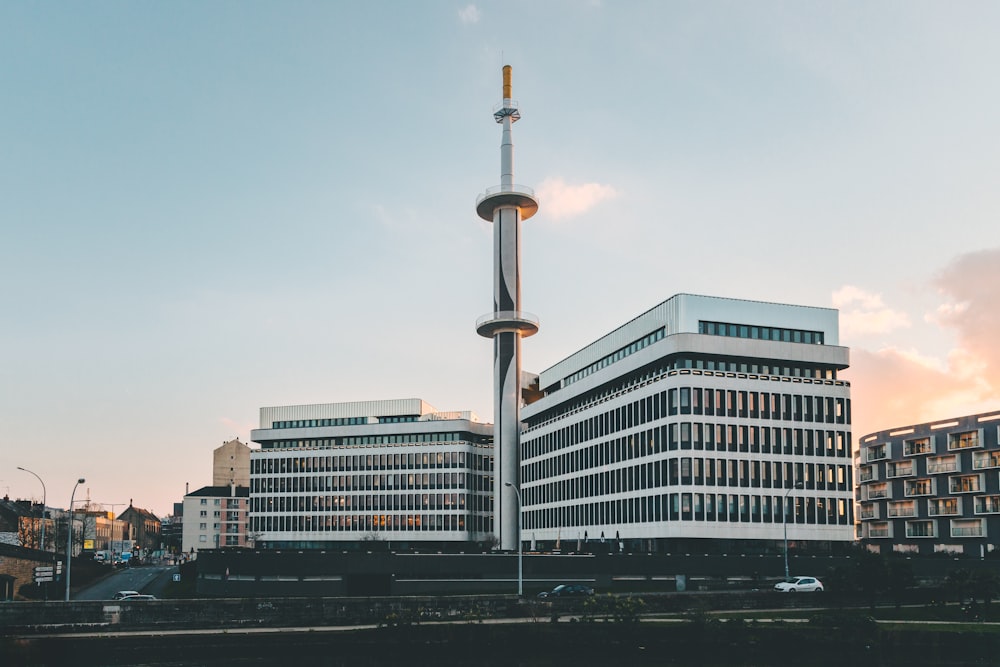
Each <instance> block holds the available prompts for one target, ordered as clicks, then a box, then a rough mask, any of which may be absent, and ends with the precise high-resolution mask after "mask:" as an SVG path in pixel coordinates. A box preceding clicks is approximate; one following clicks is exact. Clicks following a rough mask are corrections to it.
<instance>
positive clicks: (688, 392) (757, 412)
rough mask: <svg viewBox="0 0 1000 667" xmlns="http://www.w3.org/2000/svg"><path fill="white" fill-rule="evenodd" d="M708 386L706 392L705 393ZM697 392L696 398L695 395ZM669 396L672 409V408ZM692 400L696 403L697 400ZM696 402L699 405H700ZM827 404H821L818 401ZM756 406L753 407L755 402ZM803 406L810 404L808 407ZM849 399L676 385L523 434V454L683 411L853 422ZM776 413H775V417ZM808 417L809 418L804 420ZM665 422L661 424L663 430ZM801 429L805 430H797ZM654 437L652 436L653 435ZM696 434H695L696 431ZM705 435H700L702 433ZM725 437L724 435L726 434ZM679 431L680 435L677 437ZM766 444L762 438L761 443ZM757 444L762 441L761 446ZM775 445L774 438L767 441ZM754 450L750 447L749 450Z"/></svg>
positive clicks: (540, 452)
mask: <svg viewBox="0 0 1000 667" xmlns="http://www.w3.org/2000/svg"><path fill="white" fill-rule="evenodd" d="M703 391H704V394H703V393H702V392H703ZM695 396H697V399H696V400H695V399H693V397H695ZM668 401H669V408H668ZM692 401H693V402H692ZM716 401H718V404H719V406H720V407H719V409H718V410H716V408H715V405H716ZM695 405H697V409H695ZM772 405H773V406H775V410H776V412H772V408H771V406H772ZM821 405H822V406H824V407H823V408H820V407H819V406H821ZM751 406H752V407H751ZM803 406H806V407H805V409H804V408H803ZM849 412H850V399H846V398H836V399H834V398H832V397H822V396H801V395H798V394H771V393H768V392H763V393H760V394H758V393H757V392H746V391H733V390H729V391H726V390H721V389H718V390H712V389H705V390H702V389H700V388H697V387H695V388H692V387H681V388H679V389H671V390H669V392H668V391H661V392H659V393H657V394H654V395H652V396H646V397H645V398H641V399H639V400H636V401H632V402H631V403H628V404H626V405H623V406H620V407H617V408H614V409H611V410H608V411H606V412H603V413H601V414H597V415H594V416H592V417H587V418H586V419H581V420H579V421H575V422H573V423H571V424H567V425H566V426H564V427H562V428H559V429H554V430H552V431H550V432H549V433H545V434H542V435H531V434H527V433H526V434H522V437H521V457H522V460H524V459H531V458H534V457H537V456H541V455H543V454H547V453H549V452H554V451H557V450H559V449H562V448H564V447H570V446H572V445H575V444H577V443H580V442H585V441H587V440H594V439H599V438H604V437H607V436H609V435H613V434H616V433H618V432H619V431H623V430H627V429H630V428H633V427H635V426H640V425H642V424H646V423H649V422H652V421H657V420H660V419H662V418H665V417H667V416H668V415H676V414H678V413H680V414H698V415H701V414H706V415H719V416H729V417H736V418H740V417H743V418H754V419H756V418H761V419H772V418H773V419H783V420H785V421H793V420H794V421H798V422H802V421H816V420H815V419H813V417H815V416H816V415H817V414H818V415H820V416H824V415H825V416H824V418H823V419H822V420H819V421H825V422H828V423H838V424H845V425H846V424H849V423H850V416H849ZM772 415H773V417H772ZM806 416H808V417H810V419H805V417H806ZM697 426H698V429H699V430H698V433H699V434H700V433H701V432H702V429H701V425H697ZM705 426H706V427H711V429H712V432H713V433H714V432H716V431H717V430H718V429H720V428H721V429H724V430H726V431H727V432H730V431H732V430H733V429H737V428H739V429H742V431H740V432H747V431H746V430H747V429H748V428H749V429H752V431H753V433H754V434H759V433H760V432H762V431H763V432H767V433H768V434H769V435H757V437H754V436H753V435H751V434H750V433H749V432H747V436H746V437H745V438H744V439H743V440H742V441H743V442H746V443H747V446H748V447H749V446H750V443H751V442H754V443H756V442H760V441H761V440H762V439H763V438H767V439H768V440H770V441H772V442H776V440H772V439H771V438H772V436H771V435H770V433H771V431H772V430H779V429H770V428H768V427H758V426H752V427H748V426H739V427H737V426H736V425H728V426H727V425H723V424H707V425H705ZM670 427H671V429H672V430H671V433H673V429H675V428H678V425H677V424H676V423H675V424H671V426H670ZM663 428H665V427H660V429H659V430H662V429H663ZM687 429H688V431H687V432H688V433H691V432H692V429H691V426H690V425H689V426H688V427H687ZM789 430H790V429H784V431H789ZM796 430H799V431H801V429H796ZM655 432H657V429H654V431H651V432H650V433H655ZM827 433H833V431H828V432H827ZM651 437H652V436H651ZM692 437H693V435H692ZM699 437H700V436H699ZM709 437H711V436H707V435H706V436H705V438H704V439H703V440H700V441H701V442H706V443H707V442H709V441H708V438H709ZM723 437H725V436H723ZM679 438H680V436H679V435H678V439H679ZM711 442H712V443H713V445H714V442H720V440H718V439H715V440H712V441H711ZM726 442H740V440H739V436H738V435H737V436H735V437H729V438H726ZM762 444H763V443H762ZM757 446H758V447H759V446H761V445H757ZM768 447H769V448H770V443H768ZM836 450H837V454H836V455H838V456H841V455H843V456H847V455H849V452H848V451H847V447H846V444H845V443H841V444H838V446H837V448H836ZM747 451H749V450H747Z"/></svg>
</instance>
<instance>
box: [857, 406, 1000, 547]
mask: <svg viewBox="0 0 1000 667" xmlns="http://www.w3.org/2000/svg"><path fill="white" fill-rule="evenodd" d="M859 445H860V452H861V456H860V461H859V463H858V470H859V479H858V482H859V498H858V499H859V503H860V507H861V509H860V516H859V519H860V523H861V530H860V537H861V540H862V542H863V544H864V545H865V546H866V547H867V548H868V549H869V550H871V551H875V552H889V551H896V552H901V553H906V554H920V555H929V554H935V553H943V554H956V555H957V554H964V555H969V556H976V557H984V556H985V555H986V554H988V553H991V552H993V551H995V550H996V549H997V544H998V542H1000V411H998V412H986V413H981V414H976V415H968V416H965V417H957V418H954V419H947V420H943V421H936V422H927V423H924V424H914V425H911V426H901V427H898V428H893V429H889V430H886V431H879V432H877V433H872V434H869V435H866V436H864V437H863V438H861V440H860V441H859Z"/></svg>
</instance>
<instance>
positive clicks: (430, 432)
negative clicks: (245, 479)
mask: <svg viewBox="0 0 1000 667" xmlns="http://www.w3.org/2000/svg"><path fill="white" fill-rule="evenodd" d="M251 438H252V439H253V441H254V442H257V443H259V444H260V446H261V448H260V449H259V450H253V451H251V453H250V533H251V535H253V537H254V540H255V543H256V545H258V546H260V547H263V548H299V549H322V548H329V547H331V546H333V545H335V544H336V545H341V546H343V545H345V544H347V543H355V546H356V545H358V544H361V543H366V542H367V543H369V546H372V545H371V544H370V543H372V542H388V543H391V545H392V547H393V548H397V547H398V548H406V547H407V546H409V547H417V548H419V547H433V546H435V545H440V546H442V547H447V546H451V547H453V546H454V545H455V543H460V542H470V543H471V542H478V541H483V540H490V539H492V533H493V525H492V497H493V494H492V488H493V472H492V471H493V428H492V425H491V424H488V423H484V422H481V421H479V419H478V418H477V417H476V416H475V414H473V413H471V412H439V411H437V410H435V409H434V408H433V407H431V406H430V405H428V404H427V403H425V402H424V401H422V400H420V399H402V400H383V401H360V402H351V403H330V404H323V405H290V406H281V407H266V408H261V410H260V428H259V429H256V430H254V431H253V432H252V434H251Z"/></svg>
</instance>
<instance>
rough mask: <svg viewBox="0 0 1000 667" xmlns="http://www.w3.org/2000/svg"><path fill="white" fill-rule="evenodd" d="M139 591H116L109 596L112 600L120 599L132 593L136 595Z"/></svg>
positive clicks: (130, 595) (128, 596)
mask: <svg viewBox="0 0 1000 667" xmlns="http://www.w3.org/2000/svg"><path fill="white" fill-rule="evenodd" d="M138 594H139V591H118V592H117V593H115V594H114V595H112V596H111V599H112V600H121V599H122V598H130V597H132V596H133V595H138Z"/></svg>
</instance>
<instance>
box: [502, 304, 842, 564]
mask: <svg viewBox="0 0 1000 667" xmlns="http://www.w3.org/2000/svg"><path fill="white" fill-rule="evenodd" d="M848 365H849V357H848V350H847V349H846V348H843V347H840V346H839V333H838V313H837V311H836V310H832V309H826V308H812V307H804V306H793V305H784V304H774V303H761V302H754V301H743V300H736V299H724V298H717V297H706V296H695V295H689V294H679V295H676V296H674V297H672V298H670V299H668V300H667V301H665V302H663V303H661V304H659V305H658V306H656V307H654V308H653V309H651V310H649V311H647V312H646V313H643V314H642V315H639V316H638V317H636V318H635V319H633V320H631V321H630V322H628V323H626V324H624V325H622V326H621V327H619V328H617V329H615V330H614V331H612V332H610V333H609V334H607V335H605V336H602V337H601V338H600V339H598V340H596V341H595V342H593V343H591V344H590V345H588V346H586V347H585V348H583V349H582V350H580V351H578V352H576V353H575V354H573V355H571V356H569V357H568V358H566V359H564V360H563V361H560V362H559V363H558V364H556V365H555V366H553V367H552V368H550V369H548V370H546V371H544V372H543V373H541V375H540V376H539V386H538V389H539V390H540V391H541V393H542V397H541V398H540V399H538V400H536V401H534V402H532V403H530V404H528V405H526V406H525V407H524V408H523V409H522V416H523V419H524V430H523V432H522V434H521V442H520V461H521V467H520V472H521V480H520V492H521V495H522V497H523V504H524V513H523V525H522V540H524V541H528V540H530V541H531V542H532V543H535V544H536V545H537V544H539V543H540V544H541V545H543V546H554V545H555V544H557V543H558V542H559V541H562V542H566V541H571V542H574V543H575V542H578V541H580V540H581V539H582V540H583V541H586V542H596V541H598V540H600V541H601V542H603V541H605V540H608V541H610V540H614V539H615V538H618V539H617V540H615V542H616V543H617V544H618V545H619V548H625V547H626V546H627V547H628V548H629V549H639V550H649V551H666V552H684V551H692V550H698V549H703V550H704V551H698V553H709V552H713V551H715V552H719V551H728V552H730V553H733V552H762V553H766V552H773V551H775V550H780V549H781V548H782V545H783V538H784V535H785V532H786V530H787V536H788V537H787V539H788V541H789V542H790V543H792V544H794V545H798V546H799V547H813V548H816V549H829V548H833V547H834V545H837V544H846V543H849V542H850V541H852V539H853V533H854V528H853V505H852V498H853V490H852V477H853V475H852V469H851V467H852V456H851V398H850V385H849V383H847V382H845V381H843V380H840V379H838V373H839V372H840V371H842V370H843V369H845V368H847V367H848Z"/></svg>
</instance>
